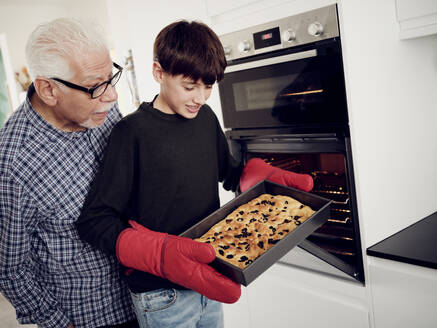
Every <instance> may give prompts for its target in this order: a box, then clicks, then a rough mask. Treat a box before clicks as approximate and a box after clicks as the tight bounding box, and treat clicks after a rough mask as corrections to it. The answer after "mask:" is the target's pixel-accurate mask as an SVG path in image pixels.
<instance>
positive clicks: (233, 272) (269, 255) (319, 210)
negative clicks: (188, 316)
mask: <svg viewBox="0 0 437 328" xmlns="http://www.w3.org/2000/svg"><path fill="white" fill-rule="evenodd" d="M264 193H267V194H272V195H285V196H290V197H292V198H294V199H296V200H298V201H300V202H301V203H303V204H305V205H308V206H310V207H311V208H312V209H313V210H314V211H316V212H315V213H314V214H313V215H312V216H311V217H310V218H308V219H307V220H306V221H304V222H303V223H302V224H301V225H300V226H299V227H297V228H296V229H295V230H293V231H291V232H290V233H289V234H288V235H287V236H285V237H284V238H283V239H281V240H280V241H279V242H278V243H277V244H275V245H274V246H273V247H272V248H270V249H269V250H268V251H267V252H265V253H264V254H262V255H261V256H260V257H258V258H257V259H256V260H255V261H253V262H252V263H251V264H249V265H248V266H247V267H246V268H244V269H240V268H238V267H236V266H234V265H232V264H230V263H228V262H226V261H224V260H222V259H220V258H216V259H215V260H214V261H213V262H212V263H211V266H212V267H213V268H215V269H216V270H217V271H218V272H220V273H221V274H223V275H225V276H227V277H229V278H230V279H232V280H233V281H235V282H238V283H240V284H242V285H243V286H248V285H249V284H250V283H251V282H252V281H254V280H255V279H256V278H257V277H258V276H259V275H260V274H262V273H263V272H264V271H266V270H267V269H268V268H269V267H271V266H272V265H273V264H274V263H275V262H277V261H278V260H279V259H280V258H281V257H282V256H284V255H285V254H286V253H288V252H289V251H290V250H291V249H292V248H293V247H295V246H297V245H298V244H299V243H300V242H301V241H303V240H304V239H306V237H308V236H309V235H311V233H312V232H313V231H314V230H316V229H317V228H319V227H320V226H321V225H323V224H324V223H325V222H326V221H327V220H328V219H329V217H330V205H331V203H332V200H330V199H326V198H323V197H320V196H317V195H313V194H310V193H307V192H304V191H301V190H298V189H294V188H290V187H286V186H282V185H279V184H277V183H273V182H270V181H266V180H263V181H261V182H259V183H258V184H256V185H255V186H253V187H252V188H250V189H249V190H247V191H246V192H244V193H242V194H241V195H239V196H238V197H236V198H234V199H233V200H231V201H230V202H228V203H227V204H225V205H224V206H222V207H221V208H219V209H218V210H217V211H215V212H213V213H212V214H211V215H209V216H207V217H206V218H205V219H203V220H202V221H200V222H199V223H197V224H196V225H194V226H192V227H191V228H190V229H188V230H186V231H185V232H183V233H182V234H181V236H183V237H188V238H191V239H194V238H199V237H200V236H202V235H203V234H204V233H206V232H207V231H208V230H209V229H210V228H211V227H212V226H213V225H214V224H216V223H217V222H219V221H221V220H223V219H224V218H225V217H226V216H227V215H228V214H230V213H231V212H232V211H233V210H235V209H236V208H237V207H238V206H240V205H242V204H245V203H247V202H249V201H250V200H252V199H254V198H256V197H258V196H260V195H261V194H264Z"/></svg>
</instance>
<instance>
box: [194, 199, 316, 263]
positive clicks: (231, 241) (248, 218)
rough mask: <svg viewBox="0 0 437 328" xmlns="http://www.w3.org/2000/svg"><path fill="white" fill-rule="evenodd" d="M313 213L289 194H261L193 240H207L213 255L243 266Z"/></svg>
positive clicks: (205, 241)
mask: <svg viewBox="0 0 437 328" xmlns="http://www.w3.org/2000/svg"><path fill="white" fill-rule="evenodd" d="M313 213H314V211H313V210H312V209H311V208H310V207H309V206H306V205H304V204H302V203H300V202H298V201H297V200H295V199H293V198H291V197H288V196H281V195H277V196H273V195H270V194H262V195H261V196H259V197H257V198H255V199H252V200H251V201H250V202H248V203H246V204H243V205H241V206H239V207H238V208H237V209H236V210H234V211H233V212H232V213H231V214H229V215H228V216H227V217H226V218H224V219H223V220H221V221H220V222H218V223H217V224H215V225H214V226H213V227H212V228H211V229H210V230H209V231H208V232H207V233H205V234H204V235H203V236H201V237H200V238H197V239H195V240H197V241H200V242H204V243H209V244H211V245H212V247H214V249H215V252H216V255H217V257H219V258H221V259H223V260H225V261H227V262H229V263H231V264H233V265H235V266H237V267H239V268H241V269H244V268H245V267H246V266H248V265H249V264H250V263H252V262H253V261H254V260H255V259H256V258H258V257H259V256H260V255H261V254H263V253H264V252H266V251H267V250H268V249H269V248H271V247H272V246H273V245H275V244H276V243H277V242H278V241H280V240H281V239H282V238H284V237H285V236H286V235H287V234H288V233H290V232H291V231H293V230H294V229H296V228H297V227H298V226H299V225H300V224H302V223H303V222H304V221H305V220H307V219H308V218H309V217H310V216H311V215H313Z"/></svg>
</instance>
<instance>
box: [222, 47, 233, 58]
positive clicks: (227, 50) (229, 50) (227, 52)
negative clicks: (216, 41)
mask: <svg viewBox="0 0 437 328" xmlns="http://www.w3.org/2000/svg"><path fill="white" fill-rule="evenodd" d="M223 50H224V52H225V55H226V56H229V55H230V54H231V52H232V48H231V47H229V46H224V47H223Z"/></svg>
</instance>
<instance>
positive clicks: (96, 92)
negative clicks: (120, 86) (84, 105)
mask: <svg viewBox="0 0 437 328" xmlns="http://www.w3.org/2000/svg"><path fill="white" fill-rule="evenodd" d="M112 64H113V65H114V67H115V68H116V69H118V72H117V73H115V74H114V75H113V76H112V77H111V78H110V79H109V80H108V81H105V82H102V83H100V84H99V85H97V86H95V87H93V88H89V89H88V88H85V87H82V86H80V85H77V84H74V83H71V82H68V81H64V80H61V79H58V78H57V77H52V78H51V79H52V80H55V81H58V82H61V83H62V84H63V85H66V86H67V87H69V88H72V89H76V90H80V91H83V92H86V93H89V94H90V95H91V99H96V98H99V97H100V96H101V95H103V94H104V93H105V91H106V89H107V88H108V85H109V84H111V85H112V86H114V85H116V84H117V82H118V80H120V76H121V72H122V71H123V67H121V66H120V65H118V64H116V63H112Z"/></svg>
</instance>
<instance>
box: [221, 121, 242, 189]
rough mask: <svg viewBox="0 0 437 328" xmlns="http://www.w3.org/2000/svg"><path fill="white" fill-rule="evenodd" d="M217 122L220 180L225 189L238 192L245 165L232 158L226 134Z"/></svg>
mask: <svg viewBox="0 0 437 328" xmlns="http://www.w3.org/2000/svg"><path fill="white" fill-rule="evenodd" d="M216 121H217V143H218V145H217V151H218V152H219V153H218V158H219V180H220V182H223V188H224V189H226V190H232V191H236V190H237V188H238V185H239V182H240V175H241V172H242V171H243V163H240V162H238V161H237V160H235V158H234V157H233V156H232V154H231V152H230V150H229V145H228V142H227V140H226V137H225V134H224V133H223V130H222V129H221V127H220V124H219V122H218V120H217V119H216Z"/></svg>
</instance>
